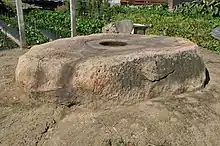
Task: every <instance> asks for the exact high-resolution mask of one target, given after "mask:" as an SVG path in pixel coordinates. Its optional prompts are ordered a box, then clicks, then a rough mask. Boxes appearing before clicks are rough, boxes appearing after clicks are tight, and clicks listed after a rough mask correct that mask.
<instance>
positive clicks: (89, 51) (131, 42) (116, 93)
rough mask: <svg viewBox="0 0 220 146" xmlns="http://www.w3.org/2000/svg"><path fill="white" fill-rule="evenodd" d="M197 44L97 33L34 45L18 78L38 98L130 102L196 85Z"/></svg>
mask: <svg viewBox="0 0 220 146" xmlns="http://www.w3.org/2000/svg"><path fill="white" fill-rule="evenodd" d="M197 48H198V47H197V46H196V45H195V44H194V43H192V42H190V41H188V40H186V39H183V38H175V37H165V36H142V35H137V36H136V35H125V34H124V35H122V34H96V35H90V36H80V37H75V38H68V39H60V40H56V41H54V42H50V43H47V44H43V45H38V46H34V47H33V48H31V50H30V51H28V52H27V53H26V54H24V55H23V56H21V57H20V58H19V62H18V66H17V69H16V80H17V82H18V83H19V84H20V85H21V86H22V87H24V89H25V91H26V92H28V93H30V94H31V95H32V96H35V97H36V99H39V100H41V101H44V102H45V101H46V102H50V103H60V104H67V105H68V104H80V105H87V104H89V105H92V104H93V105H92V106H95V107H100V106H103V107H105V106H107V105H108V106H112V105H119V104H133V103H137V102H139V101H144V100H146V99H149V98H152V97H157V96H160V95H163V96H170V95H173V94H179V93H183V92H185V91H192V90H195V89H200V88H201V87H203V86H204V82H205V80H206V74H205V66H204V63H203V61H202V59H201V58H200V56H199V55H198V52H197V51H198V50H197Z"/></svg>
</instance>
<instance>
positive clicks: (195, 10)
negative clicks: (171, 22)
mask: <svg viewBox="0 0 220 146" xmlns="http://www.w3.org/2000/svg"><path fill="white" fill-rule="evenodd" d="M175 11H176V12H180V13H185V14H194V15H198V14H199V15H211V16H213V17H218V16H220V1H218V0H213V1H208V0H195V1H193V2H190V3H182V4H180V5H178V6H177V7H176V9H175Z"/></svg>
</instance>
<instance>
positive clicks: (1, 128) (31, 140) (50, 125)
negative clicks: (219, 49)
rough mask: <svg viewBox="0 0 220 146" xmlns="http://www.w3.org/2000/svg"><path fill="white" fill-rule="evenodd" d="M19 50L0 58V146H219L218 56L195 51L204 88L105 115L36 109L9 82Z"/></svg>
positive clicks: (110, 110) (68, 109) (94, 111)
mask: <svg viewBox="0 0 220 146" xmlns="http://www.w3.org/2000/svg"><path fill="white" fill-rule="evenodd" d="M25 52H26V51H21V50H19V49H13V50H8V51H1V52H0V70H1V71H0V110H1V112H0V146H89V145H92V146H93V145H94V146H102V145H103V146H113V145H119V146H133V145H138V146H148V145H149V146H170V145H172V146H177V145H179V146H190V145H192V146H207V145H209V146H219V145H220V138H219V137H220V98H219V95H220V84H219V83H220V76H219V75H220V54H218V53H213V52H211V51H207V50H205V49H201V55H202V56H203V58H204V61H205V64H206V67H207V69H208V72H209V76H210V81H209V83H208V84H207V86H206V87H205V88H204V89H202V90H200V91H196V92H189V93H184V94H181V95H178V96H172V97H169V98H163V97H157V98H153V99H150V100H148V101H144V102H141V103H138V104H134V105H131V106H118V107H114V108H106V109H89V108H85V107H80V106H78V107H76V106H71V107H65V106H62V105H55V104H40V103H38V102H36V101H35V100H34V99H32V97H29V98H27V97H26V96H27V95H25V94H24V92H23V91H22V90H21V89H20V88H18V87H17V85H16V83H15V80H14V72H15V67H16V65H17V61H18V57H19V56H20V55H22V54H23V53H25Z"/></svg>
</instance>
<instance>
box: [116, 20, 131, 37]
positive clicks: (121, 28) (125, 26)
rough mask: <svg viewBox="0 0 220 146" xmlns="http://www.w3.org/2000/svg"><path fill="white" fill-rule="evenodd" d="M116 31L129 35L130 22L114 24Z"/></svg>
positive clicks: (123, 21) (124, 21)
mask: <svg viewBox="0 0 220 146" xmlns="http://www.w3.org/2000/svg"><path fill="white" fill-rule="evenodd" d="M116 29H117V31H118V32H119V33H127V34H130V33H131V32H132V30H133V22H132V21H131V20H122V21H118V22H116Z"/></svg>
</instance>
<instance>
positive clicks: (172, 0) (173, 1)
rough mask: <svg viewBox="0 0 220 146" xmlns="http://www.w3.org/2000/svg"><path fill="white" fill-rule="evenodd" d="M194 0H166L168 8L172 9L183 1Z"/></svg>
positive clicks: (190, 0)
mask: <svg viewBox="0 0 220 146" xmlns="http://www.w3.org/2000/svg"><path fill="white" fill-rule="evenodd" d="M192 1H194V0H168V5H169V10H171V11H172V10H174V8H175V6H177V5H179V4H181V3H185V2H192Z"/></svg>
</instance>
